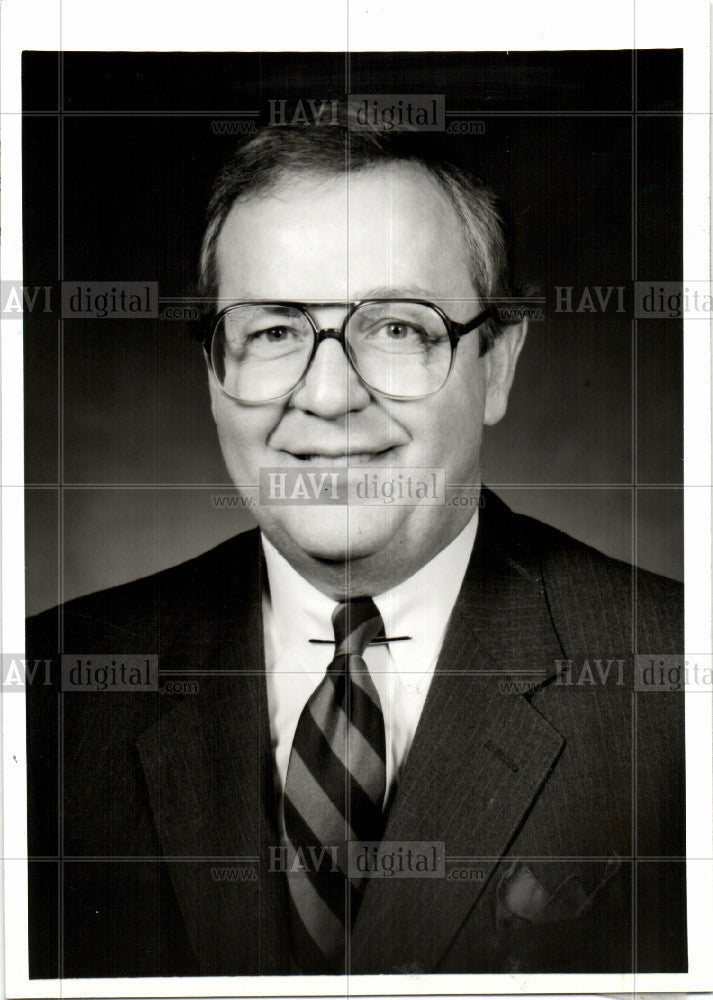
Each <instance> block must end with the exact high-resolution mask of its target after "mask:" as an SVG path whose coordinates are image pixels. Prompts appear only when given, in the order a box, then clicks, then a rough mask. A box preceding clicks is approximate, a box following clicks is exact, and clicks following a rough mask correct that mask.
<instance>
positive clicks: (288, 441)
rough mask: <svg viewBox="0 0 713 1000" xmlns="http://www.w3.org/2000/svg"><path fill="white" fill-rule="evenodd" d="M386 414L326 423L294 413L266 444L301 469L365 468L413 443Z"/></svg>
mask: <svg viewBox="0 0 713 1000" xmlns="http://www.w3.org/2000/svg"><path fill="white" fill-rule="evenodd" d="M385 417H386V415H385V414H382V413H379V412H371V411H370V410H364V411H363V412H361V413H359V414H349V415H348V416H347V417H346V418H345V417H344V416H340V417H338V418H336V419H335V420H324V419H322V418H319V417H315V416H314V415H313V414H308V413H302V412H299V411H295V410H293V411H292V412H291V413H288V414H285V416H284V417H283V419H282V420H281V421H280V423H279V424H278V425H277V427H276V428H275V429H274V431H273V432H272V434H271V435H270V437H269V438H268V441H267V444H268V445H269V447H270V448H272V449H274V450H275V451H279V452H281V453H282V454H284V455H289V456H290V458H293V459H295V460H296V461H297V462H298V463H299V464H300V465H301V464H307V463H309V464H311V465H320V464H321V465H337V466H346V465H366V464H367V463H369V462H374V461H378V460H379V459H383V458H386V457H388V456H390V455H391V453H392V452H394V451H395V450H396V449H397V448H399V447H400V446H402V445H406V444H408V443H409V441H410V435H409V434H408V433H407V431H406V430H405V429H404V428H403V427H402V426H401V424H399V423H397V422H396V421H394V420H387V419H384V418H385Z"/></svg>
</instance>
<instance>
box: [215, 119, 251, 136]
mask: <svg viewBox="0 0 713 1000" xmlns="http://www.w3.org/2000/svg"><path fill="white" fill-rule="evenodd" d="M210 127H211V128H212V130H213V135H253V133H255V132H257V125H256V124H255V122H242V121H237V122H236V121H232V120H231V119H227V120H225V121H213V122H211V123H210Z"/></svg>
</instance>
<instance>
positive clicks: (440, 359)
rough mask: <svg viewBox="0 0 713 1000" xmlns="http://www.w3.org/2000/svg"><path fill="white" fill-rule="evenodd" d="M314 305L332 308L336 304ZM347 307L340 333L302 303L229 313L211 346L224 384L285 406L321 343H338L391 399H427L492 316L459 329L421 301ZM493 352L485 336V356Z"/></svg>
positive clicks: (263, 304) (369, 382)
mask: <svg viewBox="0 0 713 1000" xmlns="http://www.w3.org/2000/svg"><path fill="white" fill-rule="evenodd" d="M310 305H311V306H312V308H317V307H319V308H326V307H328V306H332V307H333V306H334V305H335V303H333V302H332V303H310ZM347 305H348V307H349V308H348V311H347V314H346V316H345V318H344V320H343V321H342V324H341V326H340V327H339V328H338V329H337V328H336V327H329V328H327V329H320V327H319V326H318V324H317V323H316V321H315V320H314V318H313V316H312V315H311V313H310V311H309V309H308V307H307V306H306V305H303V304H300V303H295V302H269V301H259V302H256V301H251V302H235V303H233V304H232V305H229V306H227V307H226V308H225V309H223V310H221V312H220V313H219V314H218V317H217V319H216V323H215V327H214V329H213V332H212V334H211V335H210V337H209V338H208V340H207V341H206V343H205V348H206V354H207V356H208V361H209V365H210V369H211V371H212V373H213V375H214V377H215V379H216V381H217V382H218V385H219V386H220V388H221V389H222V391H223V392H224V393H225V394H226V395H227V396H230V397H231V399H235V400H237V401H238V402H241V403H245V404H257V403H269V402H272V401H274V400H278V399H281V398H282V397H284V396H287V395H289V394H290V393H292V392H293V391H294V390H295V389H296V388H297V386H298V385H299V384H300V383H301V382H302V380H303V378H304V377H305V375H306V374H307V370H308V369H309V366H310V365H311V363H312V360H313V358H314V356H315V354H316V353H317V349H318V347H319V345H320V344H321V343H322V341H324V340H328V339H329V338H333V339H334V340H336V341H337V342H338V343H339V344H341V345H342V347H343V349H344V352H345V354H346V355H347V357H348V359H349V361H350V363H351V365H352V367H353V369H354V371H355V372H356V373H357V375H358V376H359V378H360V379H361V381H362V382H363V383H364V384H365V385H366V386H368V387H369V388H370V389H373V390H374V391H375V392H378V393H380V394H381V395H384V396H389V397H390V398H392V399H421V398H423V397H424V396H431V395H432V394H433V393H434V392H438V390H439V389H441V388H442V387H443V385H444V384H445V382H446V379H447V378H448V375H449V373H450V370H451V367H452V365H453V357H454V355H455V351H456V348H457V346H458V343H459V341H460V339H461V337H464V336H466V334H468V333H471V332H472V331H473V330H476V329H478V328H479V327H481V326H482V324H483V323H485V321H486V320H487V319H489V318H490V316H491V315H492V312H491V310H490V309H486V310H485V311H484V312H481V313H479V314H478V315H477V316H475V317H474V319H472V320H470V322H468V323H457V322H455V321H454V320H452V319H450V318H449V317H448V316H446V314H445V313H444V312H443V311H442V310H441V309H439V308H438V306H435V305H433V303H431V302H426V301H423V300H421V299H365V300H363V301H360V302H355V303H347ZM487 349H488V339H487V337H486V335H485V334H484V332H483V331H482V330H481V333H480V353H479V357H481V356H482V355H483V354H485V352H486V351H487Z"/></svg>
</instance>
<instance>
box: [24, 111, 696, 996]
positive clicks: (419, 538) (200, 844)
mask: <svg viewBox="0 0 713 1000" xmlns="http://www.w3.org/2000/svg"><path fill="white" fill-rule="evenodd" d="M201 267H202V281H203V294H204V298H206V299H208V300H209V301H210V316H209V321H208V323H207V326H206V330H205V334H204V338H203V339H204V346H205V350H206V359H207V364H208V375H209V387H210V398H211V406H212V411H213V415H214V418H215V421H216V425H217V429H218V435H219V439H220V444H221V447H222V450H223V454H224V457H225V461H226V465H227V467H228V470H229V473H230V475H231V478H232V479H233V481H234V482H235V484H236V486H237V487H238V488H239V489H245V488H248V487H251V486H255V485H257V484H258V483H261V482H262V483H264V482H265V481H266V480H265V477H266V476H268V477H269V476H270V475H271V474H275V473H276V472H277V473H278V474H280V475H282V474H286V476H285V478H284V479H281V480H278V481H279V482H280V483H284V482H286V481H287V477H291V478H290V481H291V482H297V481H298V477H299V481H300V482H301V483H302V484H304V483H305V482H309V483H311V484H318V485H319V487H320V488H321V489H324V490H325V491H328V490H329V488H330V487H331V484H333V483H334V482H335V481H338V482H339V483H340V484H341V485H343V486H345V488H346V489H347V491H348V493H349V495H350V497H351V498H352V499H354V497H356V496H357V495H358V489H357V486H358V484H359V483H360V482H366V483H371V482H376V483H377V485H378V484H383V483H384V482H391V483H392V484H395V483H397V482H401V483H403V482H404V481H405V479H406V478H407V475H410V474H412V473H415V472H416V471H418V470H421V471H423V470H436V471H437V470H445V482H446V483H447V484H472V485H473V487H474V491H475V495H478V489H479V484H480V482H481V474H480V464H479V459H480V446H481V439H482V433H483V427H484V426H485V425H491V424H494V423H495V422H497V421H498V420H500V419H501V418H502V416H503V414H504V413H505V409H506V404H507V398H508V393H509V390H510V386H511V384H512V380H513V377H514V372H515V366H516V363H517V359H518V355H519V353H520V350H521V348H522V345H523V340H524V337H525V332H526V330H525V328H526V323H525V322H523V323H519V324H514V325H507V324H504V323H502V322H501V321H500V316H499V313H498V310H497V301H498V300H502V299H503V298H507V296H508V294H509V285H508V275H507V250H506V245H505V237H504V233H503V228H502V226H501V223H500V220H499V218H498V215H497V213H496V210H495V203H494V200H493V197H492V196H491V194H490V193H489V192H488V191H487V190H486V189H484V188H483V187H482V185H480V184H479V183H478V182H477V181H476V180H474V179H473V178H472V177H471V176H470V175H469V174H468V173H467V172H465V171H463V170H462V169H461V168H460V167H458V166H456V165H454V164H452V163H450V162H448V161H447V160H445V159H444V158H443V155H442V152H441V151H440V149H439V147H438V146H437V145H436V144H435V143H434V144H430V143H427V142H426V139H425V137H424V136H423V135H420V134H418V133H412V132H403V131H400V130H395V131H393V132H391V133H381V132H377V131H374V130H371V129H369V128H365V127H358V126H357V123H356V122H355V121H353V120H351V121H350V120H347V121H346V122H343V123H342V125H340V126H330V127H315V128H312V129H309V128H301V127H297V126H295V127H283V128H280V127H273V128H268V129H266V130H264V131H263V132H261V133H259V134H258V135H257V136H254V137H252V138H251V139H250V140H249V141H248V142H247V143H245V144H244V145H243V146H242V147H241V148H240V149H239V150H238V152H237V154H236V156H235V157H234V159H233V160H232V161H231V163H230V164H229V165H228V166H227V168H226V169H225V171H224V172H223V174H222V175H221V177H220V178H219V180H218V183H217V186H216V189H215V193H214V196H213V199H212V202H211V205H210V207H209V221H208V226H207V230H206V234H205V238H204V243H203V251H202V259H201ZM310 473H313V477H312V478H311V479H310V476H309V474H310ZM324 476H327V477H328V478H326V479H325V478H323V477H324ZM331 476H335V477H336V480H335V479H332V478H329V477H331ZM365 476H366V478H365ZM399 476H401V479H400V480H399ZM273 482H274V480H273ZM300 496H302V494H295V502H294V503H289V502H287V503H286V502H279V501H280V500H283V501H284V496H282V495H277V496H275V495H273V496H272V497H271V496H270V494H269V491H268V492H265V491H263V492H261V503H260V505H259V506H258V508H257V509H256V516H257V520H258V522H259V530H256V531H252V532H247V533H246V534H244V535H241V536H238V537H237V538H233V539H230V540H229V541H228V542H226V543H224V544H223V545H220V546H218V547H217V548H216V549H214V550H212V551H211V552H208V553H206V554H205V555H203V556H200V557H199V558H197V559H194V560H191V561H190V562H188V563H185V564H184V565H182V566H178V567H175V568H173V569H169V570H166V571H164V572H162V573H159V574H157V575H155V576H152V577H149V578H146V579H144V580H139V581H137V582H135V583H132V584H128V585H126V586H123V587H118V588H114V589H112V590H109V591H106V592H103V593H100V594H95V595H91V596H89V597H86V598H80V599H78V600H76V601H72V602H70V603H69V604H67V605H66V606H64V607H63V608H60V609H55V610H53V611H50V612H46V613H44V614H43V615H40V616H38V617H37V618H36V619H34V620H33V621H31V623H30V627H29V637H28V655H30V656H34V657H35V658H38V657H46V658H49V657H52V658H53V660H55V661H56V660H57V658H58V656H59V655H60V654H71V655H72V656H73V657H80V658H84V659H85V660H86V659H87V658H91V656H94V657H95V658H100V657H101V656H104V657H106V655H108V654H109V652H110V651H115V652H116V653H120V654H122V655H127V656H128V655H129V654H136V655H139V656H149V655H152V656H157V657H158V664H159V668H160V670H161V672H162V676H165V677H170V676H172V675H176V676H183V675H189V676H190V677H191V678H194V679H198V682H199V688H198V691H197V692H196V691H193V692H192V693H189V692H188V690H186V693H185V694H184V695H183V696H180V695H171V696H169V695H168V694H167V693H166V694H158V693H150V692H148V693H136V692H135V693H131V692H128V693H123V692H121V693H120V692H111V693H110V694H109V693H106V692H103V693H102V692H97V693H87V692H79V691H75V692H72V691H71V690H70V689H69V687H68V685H67V683H66V682H65V685H64V686H65V691H64V693H62V694H61V695H58V686H59V685H58V682H57V685H56V686H55V687H54V688H47V687H32V688H31V689H30V691H29V693H28V759H29V765H28V768H29V792H30V855H31V857H34V858H36V859H37V860H35V861H31V863H30V961H31V974H32V975H33V976H46V977H54V976H57V975H63V976H69V977H74V976H103V977H111V976H124V975H132V976H135V975H161V976H165V975H174V976H175V975H195V974H206V975H207V974H212V975H240V974H282V975H288V974H299V973H311V974H329V973H333V974H336V973H341V972H344V971H349V972H351V973H353V974H359V973H410V972H426V973H434V972H458V973H485V972H488V973H538V972H631V971H641V972H643V971H656V972H668V971H683V970H685V969H686V946H685V920H686V915H685V888H684V886H685V866H684V862H683V858H684V855H685V851H684V843H685V841H684V826H683V822H684V801H685V799H684V767H683V760H684V751H683V717H682V707H681V704H680V700H679V699H677V698H674V697H673V696H671V695H669V697H668V698H657V697H656V696H655V695H654V694H652V693H649V694H646V693H645V694H641V693H634V683H633V662H634V655H635V654H636V653H647V654H649V653H650V654H655V655H662V654H667V653H679V652H680V651H681V650H682V648H683V638H682V624H681V623H682V604H681V595H680V590H679V588H677V587H676V586H675V585H674V584H673V583H671V582H670V581H667V580H663V579H661V578H658V577H655V576H653V575H651V574H648V573H644V572H639V571H636V570H632V568H631V567H628V566H625V565H623V564H621V563H618V562H615V561H614V560H611V559H608V558H606V557H605V556H603V555H601V554H600V553H598V552H595V551H594V550H592V549H590V548H588V547H586V546H584V545H582V544H580V543H578V542H575V541H574V540H572V539H571V538H569V537H567V536H565V535H563V534H562V533H560V532H558V531H556V530H554V529H552V528H550V527H548V526H546V525H543V524H540V523H538V522H535V521H532V520H531V519H528V518H524V517H519V516H516V515H514V514H512V513H511V512H510V511H509V510H508V509H507V508H506V507H505V505H504V504H503V503H502V502H501V501H500V500H498V499H497V498H496V497H495V496H494V495H493V494H492V493H490V492H489V491H487V490H485V489H482V491H481V492H480V495H479V502H478V505H477V506H476V507H475V513H473V508H468V507H465V508H464V507H462V506H454V505H451V504H448V503H437V504H434V503H426V502H420V500H419V499H418V498H417V499H415V500H414V499H412V502H410V503H394V504H390V505H384V504H372V505H368V504H367V505H365V504H359V505H356V504H355V503H348V504H343V503H332V502H324V503H316V502H310V503H304V502H300V501H299V497H300ZM329 499H332V497H330V498H329ZM312 500H314V497H312ZM593 663H597V664H598V665H599V666H598V668H597V670H596V671H595V673H594V674H592V669H593V668H592V664H593ZM587 672H588V673H587ZM583 676H586V679H587V681H586V683H585V684H581V683H580V681H581V678H582V677H583ZM590 677H591V679H590ZM58 781H59V782H60V789H61V794H60V796H59V803H58V801H57V793H56V789H57V782H58ZM58 809H59V810H61V812H58ZM58 856H59V857H60V858H62V859H64V860H63V861H62V862H61V863H60V864H59V865H58V864H57V863H56V862H55V861H52V860H51V859H53V858H56V857H58ZM42 859H45V860H42ZM59 928H61V930H60V929H59Z"/></svg>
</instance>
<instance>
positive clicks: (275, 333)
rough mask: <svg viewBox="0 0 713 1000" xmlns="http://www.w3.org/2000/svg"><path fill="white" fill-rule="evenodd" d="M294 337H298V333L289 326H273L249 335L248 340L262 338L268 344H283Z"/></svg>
mask: <svg viewBox="0 0 713 1000" xmlns="http://www.w3.org/2000/svg"><path fill="white" fill-rule="evenodd" d="M294 336H296V332H295V330H292V329H290V327H289V326H271V327H269V328H268V329H266V330H256V331H255V332H254V333H249V334H248V338H247V339H248V340H256V339H257V338H258V337H262V338H264V339H265V340H266V341H267V343H268V344H283V343H284V342H285V341H286V340H289V338H290V337H294Z"/></svg>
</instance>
